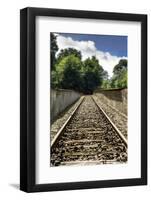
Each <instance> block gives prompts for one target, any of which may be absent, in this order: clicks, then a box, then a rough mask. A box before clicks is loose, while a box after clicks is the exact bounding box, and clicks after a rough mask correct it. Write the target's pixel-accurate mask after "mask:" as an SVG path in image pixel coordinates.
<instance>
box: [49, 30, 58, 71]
mask: <svg viewBox="0 0 151 200" xmlns="http://www.w3.org/2000/svg"><path fill="white" fill-rule="evenodd" d="M56 40H57V36H56V35H55V34H54V33H51V34H50V41H51V42H50V47H51V52H50V53H51V54H50V55H51V70H54V68H55V62H56V52H57V51H58V45H57V41H56Z"/></svg>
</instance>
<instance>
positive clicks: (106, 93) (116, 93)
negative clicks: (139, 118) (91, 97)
mask: <svg viewBox="0 0 151 200" xmlns="http://www.w3.org/2000/svg"><path fill="white" fill-rule="evenodd" d="M95 95H96V96H98V98H99V99H100V100H101V101H102V102H103V103H105V104H109V105H111V106H112V107H114V108H116V109H117V110H119V111H120V112H122V113H123V114H125V115H127V89H112V90H98V91H96V92H95Z"/></svg>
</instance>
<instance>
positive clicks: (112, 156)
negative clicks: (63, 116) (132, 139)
mask: <svg viewBox="0 0 151 200" xmlns="http://www.w3.org/2000/svg"><path fill="white" fill-rule="evenodd" d="M125 162H127V147H126V146H125V144H124V143H123V141H122V140H121V138H120V137H119V135H118V134H117V133H116V131H115V130H114V129H113V127H112V125H111V124H110V123H109V121H108V120H107V119H106V117H105V116H104V114H103V113H101V112H100V110H99V108H98V107H97V106H96V105H95V103H94V101H93V100H92V98H91V96H86V97H85V99H84V101H83V102H82V104H81V105H80V106H79V108H78V110H77V111H76V114H75V115H74V116H73V118H72V119H71V121H70V123H69V124H68V125H67V126H66V129H65V131H64V133H63V134H62V136H61V137H60V139H59V141H58V143H57V146H55V147H54V148H51V165H52V166H59V165H70V164H71V163H72V164H77V163H78V164H79V165H80V163H81V164H82V163H85V164H88V163H93V164H94V163H95V164H106V163H112V164H114V163H125Z"/></svg>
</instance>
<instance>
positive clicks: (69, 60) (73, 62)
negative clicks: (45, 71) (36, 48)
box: [54, 55, 82, 90]
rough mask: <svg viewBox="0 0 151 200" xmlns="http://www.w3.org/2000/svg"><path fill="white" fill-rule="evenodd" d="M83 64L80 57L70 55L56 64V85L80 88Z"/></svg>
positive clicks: (65, 87) (74, 88)
mask: <svg viewBox="0 0 151 200" xmlns="http://www.w3.org/2000/svg"><path fill="white" fill-rule="evenodd" d="M81 66H82V62H81V60H80V59H79V57H76V56H75V55H69V56H66V57H64V58H62V59H61V60H60V62H59V63H58V64H57V65H56V72H55V80H54V83H55V86H56V87H59V88H63V89H73V90H80V84H81Z"/></svg>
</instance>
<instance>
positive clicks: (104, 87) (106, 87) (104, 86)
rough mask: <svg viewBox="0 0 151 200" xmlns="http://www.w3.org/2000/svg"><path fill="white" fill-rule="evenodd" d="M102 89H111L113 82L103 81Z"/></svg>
mask: <svg viewBox="0 0 151 200" xmlns="http://www.w3.org/2000/svg"><path fill="white" fill-rule="evenodd" d="M101 88H103V89H109V88H111V82H110V80H108V79H107V80H103V81H102V85H101Z"/></svg>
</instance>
